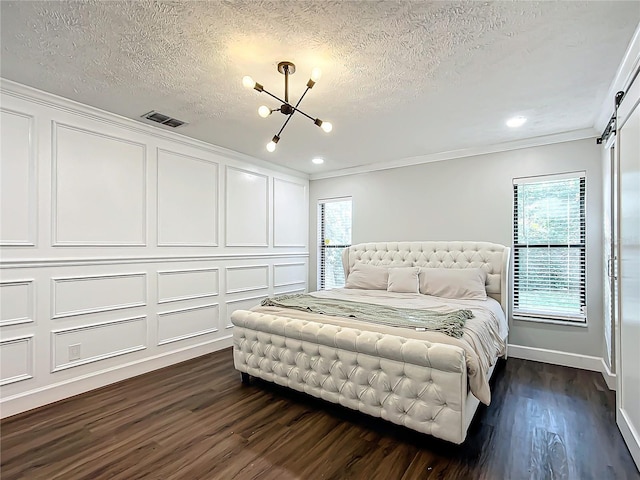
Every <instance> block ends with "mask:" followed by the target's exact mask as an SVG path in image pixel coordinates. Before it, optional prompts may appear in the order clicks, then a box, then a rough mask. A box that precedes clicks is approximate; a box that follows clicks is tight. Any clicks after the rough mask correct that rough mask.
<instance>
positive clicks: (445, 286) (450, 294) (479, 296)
mask: <svg viewBox="0 0 640 480" xmlns="http://www.w3.org/2000/svg"><path fill="white" fill-rule="evenodd" d="M486 281H487V272H486V271H484V270H483V269H481V268H422V269H421V270H420V293H422V294H424V295H434V296H436V297H444V298H466V299H471V300H486V299H487V290H486V288H485V283H486Z"/></svg>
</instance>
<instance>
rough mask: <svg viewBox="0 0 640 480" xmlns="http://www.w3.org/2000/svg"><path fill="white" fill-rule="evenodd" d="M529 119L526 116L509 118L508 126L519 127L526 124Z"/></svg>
mask: <svg viewBox="0 0 640 480" xmlns="http://www.w3.org/2000/svg"><path fill="white" fill-rule="evenodd" d="M526 121H527V119H526V118H524V117H513V118H510V119H509V120H507V127H511V128H518V127H521V126H522V125H524V124H525V122H526Z"/></svg>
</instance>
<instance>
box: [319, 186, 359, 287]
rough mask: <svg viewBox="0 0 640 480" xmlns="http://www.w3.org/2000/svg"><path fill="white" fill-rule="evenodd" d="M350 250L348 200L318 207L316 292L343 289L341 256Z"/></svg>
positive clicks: (344, 199) (349, 209) (327, 202)
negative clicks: (346, 249) (346, 250)
mask: <svg viewBox="0 0 640 480" xmlns="http://www.w3.org/2000/svg"><path fill="white" fill-rule="evenodd" d="M350 246H351V198H336V199H330V200H320V202H319V203H318V289H319V290H324V289H330V288H339V287H344V269H343V268H342V252H343V251H344V249H345V248H348V247H350Z"/></svg>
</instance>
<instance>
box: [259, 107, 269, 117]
mask: <svg viewBox="0 0 640 480" xmlns="http://www.w3.org/2000/svg"><path fill="white" fill-rule="evenodd" d="M258 115H260V116H261V117H262V118H267V117H268V116H269V115H271V109H270V108H269V107H267V106H266V105H262V106H261V107H260V108H258Z"/></svg>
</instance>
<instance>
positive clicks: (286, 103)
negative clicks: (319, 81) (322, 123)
mask: <svg viewBox="0 0 640 480" xmlns="http://www.w3.org/2000/svg"><path fill="white" fill-rule="evenodd" d="M262 91H263V92H264V93H266V94H267V95H269V96H270V97H273V98H275V99H276V100H278V101H279V102H280V103H283V104H285V105H289V106H290V107H291V108H293V109H294V110H295V111H296V112H300V113H301V114H302V115H304V116H305V117H307V118H308V119H309V120H311V121H312V122H315V120H316V119H315V118H313V117H312V116H310V115H307V114H306V113H304V112H303V111H302V110H300V109H299V108H298V105H300V102H301V101H302V98H303V97H304V96H305V94H306V93H307V92H308V91H309V87H307V89H306V90H305V91H304V93H303V94H302V97H300V100H298V103H296V106H295V107H294V106H293V105H291V104H290V103H289V102H285V101H284V100H282V99H281V98H279V97H277V96H275V95H274V94H273V93H271V92H269V91H268V90H265V89H263V90H262Z"/></svg>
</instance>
